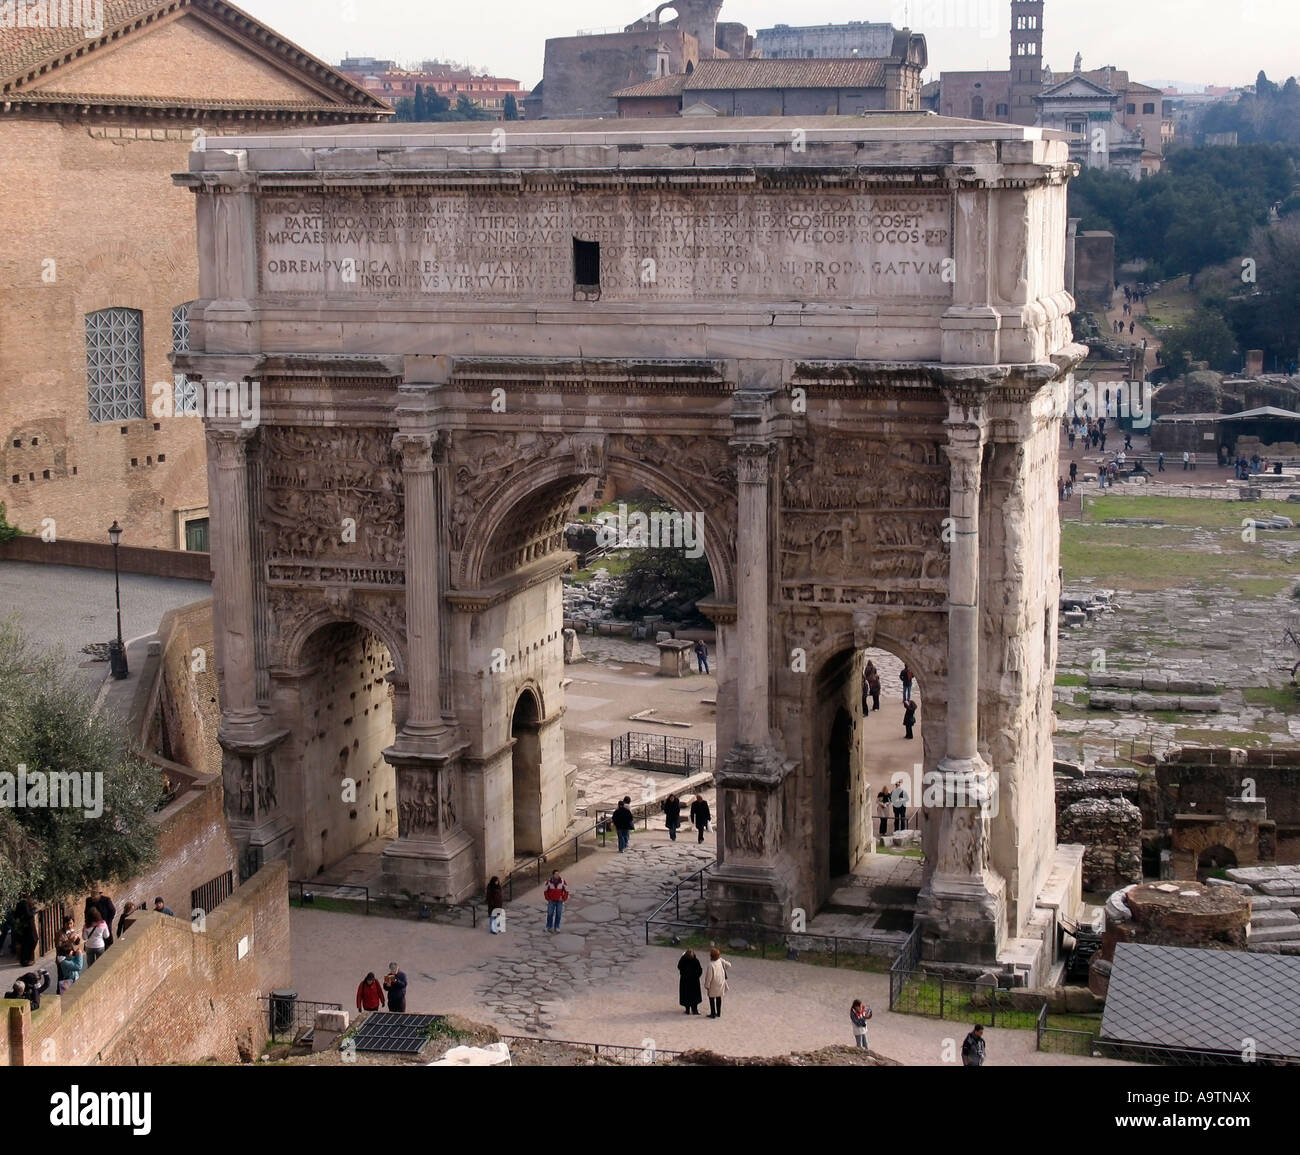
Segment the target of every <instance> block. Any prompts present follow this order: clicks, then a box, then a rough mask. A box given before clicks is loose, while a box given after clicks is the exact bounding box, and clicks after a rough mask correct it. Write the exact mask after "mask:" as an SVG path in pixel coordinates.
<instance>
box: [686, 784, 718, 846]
mask: <svg viewBox="0 0 1300 1155" xmlns="http://www.w3.org/2000/svg"><path fill="white" fill-rule="evenodd" d="M712 818H713V815H712V814H710V813H709V804H708V803H707V802H705V801H704V796H703V795H702V794H698V793H697V794H696V795H695V800H694V801H693V802H692V803H691V825H692V826H694V827H695V829H696V830H698V831H699V832H700V836H699V838H697V839H696V841H697V842H703V841H704V832H705V831H706V830H708V828H709V822H710V821H711V820H712Z"/></svg>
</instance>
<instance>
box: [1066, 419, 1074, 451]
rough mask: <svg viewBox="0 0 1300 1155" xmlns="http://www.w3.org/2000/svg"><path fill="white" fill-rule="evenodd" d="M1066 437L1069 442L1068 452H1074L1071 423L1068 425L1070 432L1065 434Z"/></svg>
mask: <svg viewBox="0 0 1300 1155" xmlns="http://www.w3.org/2000/svg"><path fill="white" fill-rule="evenodd" d="M1066 437H1067V438H1068V439H1069V442H1070V452H1071V453H1073V452H1074V426H1073V425H1071V426H1070V432H1069V433H1068V434H1066Z"/></svg>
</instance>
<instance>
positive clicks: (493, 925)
mask: <svg viewBox="0 0 1300 1155" xmlns="http://www.w3.org/2000/svg"><path fill="white" fill-rule="evenodd" d="M486 898H487V908H488V933H489V934H500V933H501V932H502V931H503V930H504V929H505V927H504V926H503V925H502V924H503V923H504V922H505V919H504V918H501V919H498V918H497V913H498V912H500V913H501V914H502V915H504V914H505V904H506V902H505V899H506V896H505V891H504V890H502V889H501V880H500V879H499V878H498V877H497V876H496V875H495V874H494V875H493V876H492V877H491V878H489V879H488V884H487V895H486Z"/></svg>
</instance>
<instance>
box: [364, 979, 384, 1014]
mask: <svg viewBox="0 0 1300 1155" xmlns="http://www.w3.org/2000/svg"><path fill="white" fill-rule="evenodd" d="M383 1006H384V988H383V987H381V986H380V985H379V980H378V979H377V978H375V972H374V971H367V972H366V977H365V978H363V979H362V980H361V982H360V983H358V984H357V1010H358V1011H378V1010H382V1009H383Z"/></svg>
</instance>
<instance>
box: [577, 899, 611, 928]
mask: <svg viewBox="0 0 1300 1155" xmlns="http://www.w3.org/2000/svg"><path fill="white" fill-rule="evenodd" d="M618 912H619V908H618V907H617V906H615V905H614V903H612V902H597V903H593V904H592V905H591V906H585V907H583V908H582V917H583V918H584V919H586V921H587V922H596V923H601V922H613V920H614V919H616V918H618Z"/></svg>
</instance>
